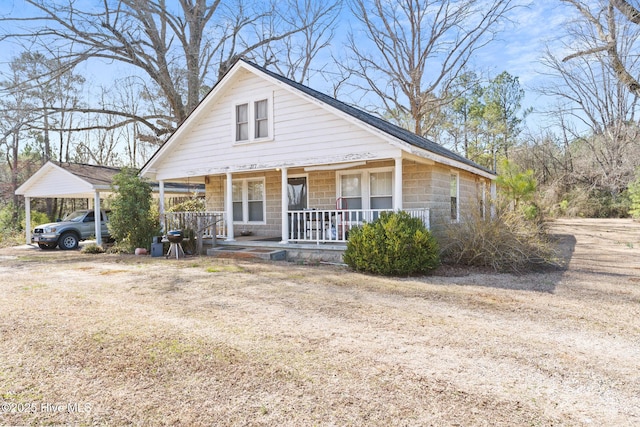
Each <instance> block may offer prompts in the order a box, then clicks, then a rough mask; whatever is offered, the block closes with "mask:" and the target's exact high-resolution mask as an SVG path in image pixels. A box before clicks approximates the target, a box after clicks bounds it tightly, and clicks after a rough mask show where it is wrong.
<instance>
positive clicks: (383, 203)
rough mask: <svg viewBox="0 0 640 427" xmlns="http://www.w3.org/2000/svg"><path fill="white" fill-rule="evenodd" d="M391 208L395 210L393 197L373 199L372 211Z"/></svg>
mask: <svg viewBox="0 0 640 427" xmlns="http://www.w3.org/2000/svg"><path fill="white" fill-rule="evenodd" d="M391 208H393V204H392V200H391V196H386V197H372V198H371V209H391Z"/></svg>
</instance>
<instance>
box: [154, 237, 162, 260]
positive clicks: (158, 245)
mask: <svg viewBox="0 0 640 427" xmlns="http://www.w3.org/2000/svg"><path fill="white" fill-rule="evenodd" d="M163 252H164V245H163V244H162V243H156V241H155V239H154V242H153V243H152V244H151V256H152V257H159V256H162V255H163Z"/></svg>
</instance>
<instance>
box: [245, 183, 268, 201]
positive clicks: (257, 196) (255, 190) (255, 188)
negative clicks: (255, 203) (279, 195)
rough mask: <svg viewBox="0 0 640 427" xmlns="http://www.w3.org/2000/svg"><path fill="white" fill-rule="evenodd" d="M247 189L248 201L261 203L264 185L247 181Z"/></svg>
mask: <svg viewBox="0 0 640 427" xmlns="http://www.w3.org/2000/svg"><path fill="white" fill-rule="evenodd" d="M247 189H248V192H249V194H248V199H249V200H260V201H262V198H263V197H262V196H263V194H264V184H263V183H262V181H249V182H248V183H247Z"/></svg>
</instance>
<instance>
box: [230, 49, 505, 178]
mask: <svg viewBox="0 0 640 427" xmlns="http://www.w3.org/2000/svg"><path fill="white" fill-rule="evenodd" d="M241 61H242V62H243V63H245V64H247V65H249V66H251V67H254V68H255V69H257V70H259V71H261V72H263V73H265V74H267V75H269V76H270V77H273V78H274V79H276V80H278V81H280V82H282V83H285V84H287V85H289V86H291V87H293V88H294V89H297V90H299V91H301V92H303V93H305V94H307V95H309V96H312V97H314V98H316V99H317V100H318V101H320V102H323V103H325V104H327V105H330V106H331V107H333V108H336V109H337V110H339V111H342V112H343V113H346V114H348V115H350V116H352V117H355V118H356V119H358V120H360V121H361V122H364V123H366V124H368V125H370V126H373V127H375V128H376V129H379V130H381V131H382V132H385V133H387V134H389V135H391V136H394V137H396V138H398V139H400V140H402V141H404V142H406V143H408V144H411V145H413V146H415V147H418V148H422V149H424V150H427V151H430V152H432V153H435V154H438V155H440V156H443V157H446V158H448V159H451V160H455V161H458V162H460V163H464V164H466V165H469V166H472V167H474V168H477V169H481V170H483V171H485V172H488V173H491V174H494V172H493V171H491V170H489V169H487V168H485V167H484V166H480V165H479V164H477V163H476V162H473V161H471V160H469V159H467V158H466V157H463V156H461V155H459V154H456V153H454V152H453V151H451V150H448V149H446V148H444V147H443V146H442V145H440V144H436V143H435V142H433V141H431V140H429V139H427V138H423V137H421V136H419V135H416V134H415V133H413V132H410V131H408V130H406V129H403V128H401V127H400V126H396V125H394V124H392V123H389V122H387V121H386V120H383V119H381V118H379V117H376V116H373V115H371V114H369V113H366V112H364V111H362V110H359V109H357V108H355V107H352V106H351V105H348V104H345V103H344V102H342V101H338V100H337V99H335V98H332V97H331V96H329V95H326V94H324V93H322V92H318V91H317V90H314V89H311V88H310V87H307V86H305V85H303V84H300V83H298V82H295V81H293V80H290V79H288V78H286V77H283V76H281V75H280V74H277V73H274V72H272V71H269V70H267V69H266V68H263V67H260V66H259V65H256V64H254V63H252V62H249V61H246V60H244V59H241Z"/></svg>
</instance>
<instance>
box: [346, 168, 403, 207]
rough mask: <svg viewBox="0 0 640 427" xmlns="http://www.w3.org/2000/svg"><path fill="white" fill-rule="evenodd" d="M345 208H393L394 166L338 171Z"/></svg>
mask: <svg viewBox="0 0 640 427" xmlns="http://www.w3.org/2000/svg"><path fill="white" fill-rule="evenodd" d="M337 180H338V191H339V193H338V194H337V197H338V198H339V199H340V200H341V201H342V206H341V207H342V208H343V209H367V210H368V209H393V188H394V187H393V180H394V177H393V168H379V169H371V170H362V171H349V172H346V171H345V172H338V176H337Z"/></svg>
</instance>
